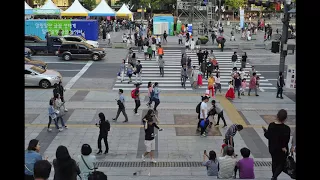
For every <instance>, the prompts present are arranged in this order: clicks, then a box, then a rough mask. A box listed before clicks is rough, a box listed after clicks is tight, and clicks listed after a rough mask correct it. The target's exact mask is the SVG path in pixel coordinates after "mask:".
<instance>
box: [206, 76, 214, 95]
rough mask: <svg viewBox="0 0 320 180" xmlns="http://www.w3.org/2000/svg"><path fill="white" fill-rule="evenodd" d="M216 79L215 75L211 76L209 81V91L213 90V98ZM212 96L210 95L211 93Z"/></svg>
mask: <svg viewBox="0 0 320 180" xmlns="http://www.w3.org/2000/svg"><path fill="white" fill-rule="evenodd" d="M214 80H215V79H214V77H213V74H210V77H209V79H208V90H209V91H210V90H211V94H212V95H211V97H212V98H213V97H214V88H213V86H214V84H215V83H214ZM209 94H210V93H209Z"/></svg>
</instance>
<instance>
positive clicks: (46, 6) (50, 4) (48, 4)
mask: <svg viewBox="0 0 320 180" xmlns="http://www.w3.org/2000/svg"><path fill="white" fill-rule="evenodd" d="M40 9H59V10H60V8H58V7H57V6H56V5H55V4H54V3H53V2H52V1H51V0H48V1H47V2H46V3H45V4H44V5H43V6H42V7H41V8H40Z"/></svg>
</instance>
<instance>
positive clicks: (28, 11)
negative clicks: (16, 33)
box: [24, 2, 33, 15]
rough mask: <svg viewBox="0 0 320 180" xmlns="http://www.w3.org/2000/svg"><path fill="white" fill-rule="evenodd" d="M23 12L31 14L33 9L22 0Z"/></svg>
mask: <svg viewBox="0 0 320 180" xmlns="http://www.w3.org/2000/svg"><path fill="white" fill-rule="evenodd" d="M24 14H25V15H32V14H33V9H32V7H30V6H29V4H28V3H27V2H24Z"/></svg>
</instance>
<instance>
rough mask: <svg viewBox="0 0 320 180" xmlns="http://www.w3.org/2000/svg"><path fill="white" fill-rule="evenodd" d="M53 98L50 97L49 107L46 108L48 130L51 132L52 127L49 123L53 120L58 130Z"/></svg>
mask: <svg viewBox="0 0 320 180" xmlns="http://www.w3.org/2000/svg"><path fill="white" fill-rule="evenodd" d="M53 101H54V100H53V99H52V98H51V99H50V101H49V108H48V111H49V123H48V129H47V130H48V131H49V132H51V131H52V129H51V128H50V125H51V122H52V120H53V122H54V124H55V125H56V128H57V129H58V130H59V129H60V128H59V126H58V122H57V113H56V111H55V109H54V106H53V105H54V102H53Z"/></svg>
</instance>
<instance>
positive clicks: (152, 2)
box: [140, 0, 161, 17]
mask: <svg viewBox="0 0 320 180" xmlns="http://www.w3.org/2000/svg"><path fill="white" fill-rule="evenodd" d="M160 2H161V0H140V4H141V5H143V6H144V7H149V8H150V17H152V12H153V10H154V9H158V8H160Z"/></svg>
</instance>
